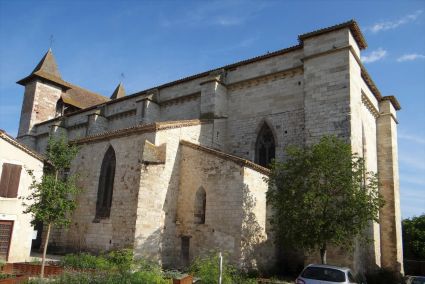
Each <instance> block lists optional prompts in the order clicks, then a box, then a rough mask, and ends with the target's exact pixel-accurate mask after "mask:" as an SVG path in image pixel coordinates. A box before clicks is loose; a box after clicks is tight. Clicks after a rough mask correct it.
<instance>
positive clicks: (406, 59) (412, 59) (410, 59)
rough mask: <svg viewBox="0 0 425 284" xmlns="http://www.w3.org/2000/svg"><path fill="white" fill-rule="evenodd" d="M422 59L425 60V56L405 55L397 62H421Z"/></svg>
mask: <svg viewBox="0 0 425 284" xmlns="http://www.w3.org/2000/svg"><path fill="white" fill-rule="evenodd" d="M420 59H425V55H423V54H417V53H411V54H404V55H403V56H400V57H399V58H397V61H398V62H404V61H414V60H420Z"/></svg>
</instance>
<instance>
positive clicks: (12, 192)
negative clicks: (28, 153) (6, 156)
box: [0, 163, 22, 198]
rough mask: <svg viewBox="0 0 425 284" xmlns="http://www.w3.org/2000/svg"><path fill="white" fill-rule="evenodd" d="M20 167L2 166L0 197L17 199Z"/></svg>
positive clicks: (5, 164)
mask: <svg viewBox="0 0 425 284" xmlns="http://www.w3.org/2000/svg"><path fill="white" fill-rule="evenodd" d="M21 170H22V166H20V165H14V164H8V163H4V164H3V170H2V172H1V180H0V197H7V198H16V197H18V188H19V181H20V179H21Z"/></svg>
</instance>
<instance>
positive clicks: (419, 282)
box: [411, 277, 425, 284]
mask: <svg viewBox="0 0 425 284" xmlns="http://www.w3.org/2000/svg"><path fill="white" fill-rule="evenodd" d="M411 283H412V284H425V277H413V278H412V282H411Z"/></svg>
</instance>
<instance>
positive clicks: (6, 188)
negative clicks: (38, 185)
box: [0, 130, 43, 262]
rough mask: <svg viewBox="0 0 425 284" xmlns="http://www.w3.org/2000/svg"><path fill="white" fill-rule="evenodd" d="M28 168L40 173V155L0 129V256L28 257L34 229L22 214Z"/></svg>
mask: <svg viewBox="0 0 425 284" xmlns="http://www.w3.org/2000/svg"><path fill="white" fill-rule="evenodd" d="M27 170H32V171H33V173H34V176H35V177H36V179H37V180H40V179H41V176H42V174H43V157H42V156H41V155H39V154H37V153H35V152H34V151H32V150H30V149H29V148H27V147H26V146H24V145H22V144H21V143H19V142H18V141H16V140H15V139H13V138H12V137H11V136H9V135H8V134H7V133H6V132H4V131H3V130H0V176H1V179H0V259H1V260H3V261H4V260H5V261H7V262H21V261H26V260H29V257H30V251H31V241H32V237H33V233H34V229H33V227H32V225H31V223H30V222H31V215H29V214H23V211H24V208H25V207H24V206H23V205H22V202H23V200H22V199H20V197H22V196H28V194H29V190H30V185H31V182H32V178H31V176H30V175H29V174H28V172H27Z"/></svg>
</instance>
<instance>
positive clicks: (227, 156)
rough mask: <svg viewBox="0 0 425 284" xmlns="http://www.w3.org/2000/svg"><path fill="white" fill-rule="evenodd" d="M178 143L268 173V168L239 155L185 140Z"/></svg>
mask: <svg viewBox="0 0 425 284" xmlns="http://www.w3.org/2000/svg"><path fill="white" fill-rule="evenodd" d="M180 144H181V145H183V146H187V147H190V148H192V149H195V150H199V151H202V152H205V153H208V154H211V155H213V156H216V157H219V158H221V159H223V160H227V161H231V162H234V163H235V164H237V165H239V166H242V167H246V168H250V169H252V170H254V171H257V172H259V173H262V174H264V175H270V170H269V169H267V168H264V167H262V166H260V165H258V164H256V163H253V162H251V161H248V160H245V159H242V158H240V157H237V156H233V155H230V154H227V153H224V152H221V151H218V150H215V149H212V148H209V147H205V146H201V145H199V144H195V143H192V142H189V141H185V140H180Z"/></svg>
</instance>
